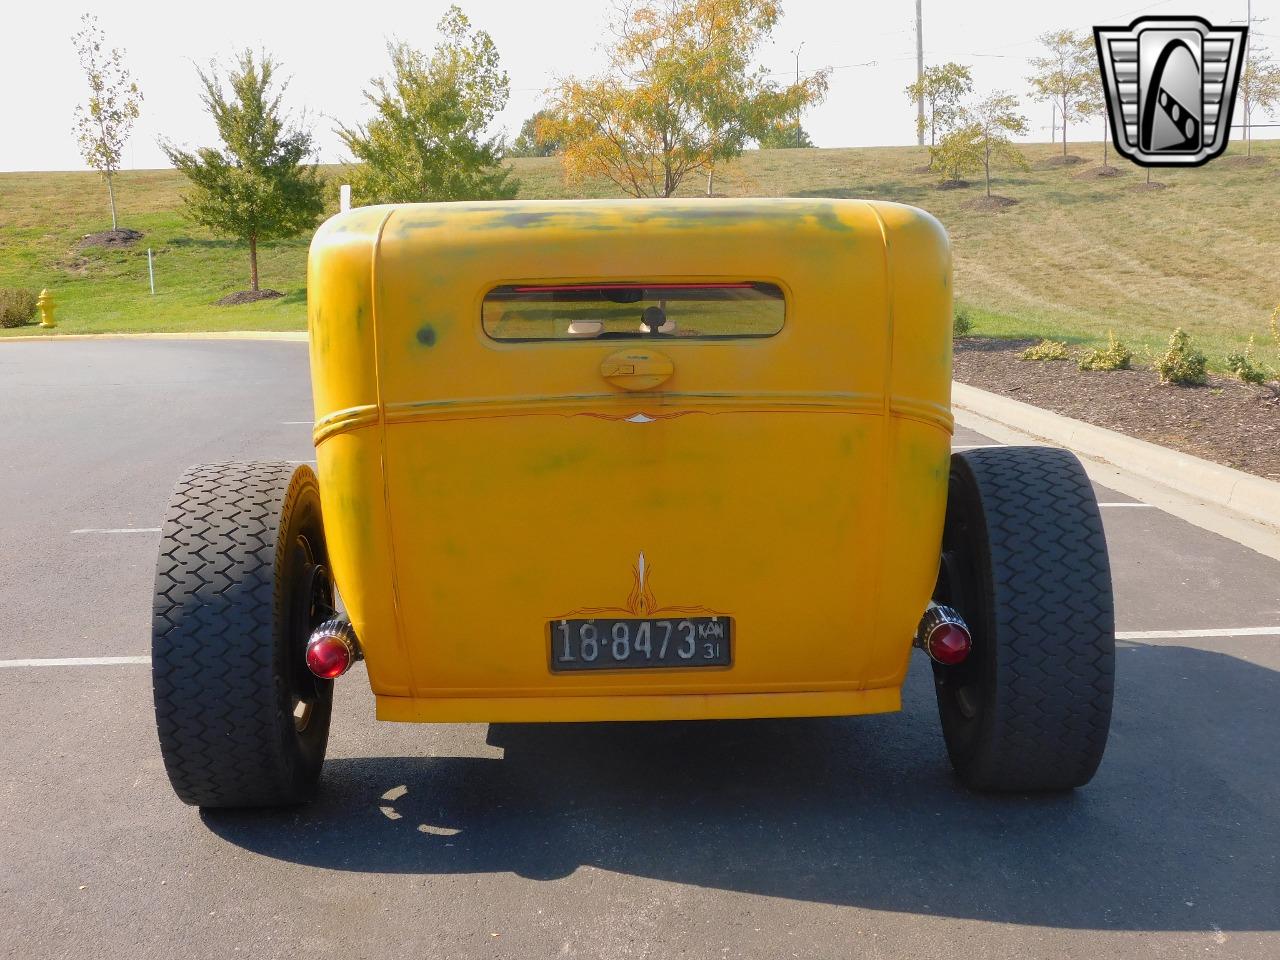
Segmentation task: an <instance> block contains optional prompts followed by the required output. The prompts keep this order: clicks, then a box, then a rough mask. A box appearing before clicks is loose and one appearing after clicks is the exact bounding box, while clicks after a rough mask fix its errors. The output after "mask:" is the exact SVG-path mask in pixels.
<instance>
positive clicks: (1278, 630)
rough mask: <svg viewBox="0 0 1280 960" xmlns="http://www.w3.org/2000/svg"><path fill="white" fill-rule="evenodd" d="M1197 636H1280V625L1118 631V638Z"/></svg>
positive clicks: (1141, 638)
mask: <svg viewBox="0 0 1280 960" xmlns="http://www.w3.org/2000/svg"><path fill="white" fill-rule="evenodd" d="M1197 637H1280V627H1221V628H1220V627H1208V628H1204V629H1200V630H1129V631H1117V633H1116V639H1117V640H1194V639H1196V638H1197Z"/></svg>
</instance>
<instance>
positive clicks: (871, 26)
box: [0, 0, 1280, 170]
mask: <svg viewBox="0 0 1280 960" xmlns="http://www.w3.org/2000/svg"><path fill="white" fill-rule="evenodd" d="M7 6H8V9H7V12H6V13H5V14H4V31H3V43H2V44H0V170H72V169H83V168H84V164H83V161H82V160H81V159H80V156H79V154H78V152H77V150H76V146H75V141H74V138H73V136H72V130H71V127H72V113H73V111H74V109H75V105H76V104H77V103H78V102H81V101H82V100H83V99H84V97H85V92H86V89H85V82H84V77H83V75H82V74H81V73H80V72H79V67H78V65H77V63H76V58H75V53H74V50H73V49H72V45H71V35H72V34H73V33H74V32H75V31H76V29H77V27H78V18H79V16H80V15H81V14H82V13H84V12H86V11H88V12H92V13H95V14H97V16H98V18H99V22H100V24H101V26H102V28H103V29H104V30H105V31H106V34H107V40H108V43H109V44H110V45H112V46H119V47H123V48H124V49H125V51H126V54H127V62H128V64H129V67H130V69H131V70H132V71H133V75H134V77H135V79H136V80H137V81H138V83H139V85H140V86H141V88H142V91H143V94H144V96H145V97H146V102H145V103H144V104H143V109H142V117H141V119H140V120H139V122H138V124H137V127H136V128H135V131H134V135H133V139H132V141H131V143H130V145H129V147H128V148H127V149H126V152H125V160H124V166H125V168H126V169H128V168H139V169H142V168H148V167H159V166H165V165H166V164H165V161H164V155H163V154H162V153H161V152H160V150H159V149H158V148H157V146H156V139H157V137H159V136H162V135H163V136H167V137H170V138H172V139H174V140H176V141H178V142H179V143H184V144H188V145H201V144H207V143H210V142H211V141H212V139H213V125H212V122H211V121H210V120H209V118H208V117H207V116H206V115H205V114H204V113H202V112H201V110H200V105H199V101H198V95H199V92H198V88H197V81H196V71H195V66H196V64H206V63H208V61H209V60H210V59H211V58H217V59H219V60H225V59H227V58H228V57H230V56H231V55H232V54H233V53H234V51H236V50H237V49H240V48H243V47H245V46H252V47H255V48H258V47H261V48H264V49H266V50H268V51H269V52H270V53H272V54H273V55H274V56H275V57H277V58H278V59H279V60H280V61H281V62H282V64H283V68H284V74H285V75H288V76H291V77H292V83H291V85H290V87H289V92H288V96H287V102H288V104H289V105H290V106H291V107H292V108H294V109H295V110H299V109H301V108H304V107H305V108H306V110H307V111H308V113H309V114H311V116H312V117H313V119H314V120H315V121H316V123H315V132H316V139H317V144H318V146H319V148H320V154H321V159H322V160H324V161H325V162H334V161H337V160H341V159H344V157H343V154H342V148H341V145H340V143H339V141H338V139H337V137H336V136H334V134H333V132H332V129H333V125H334V118H338V119H341V120H343V121H345V122H348V123H351V122H358V121H360V120H363V119H364V118H365V117H366V116H367V113H366V109H365V105H364V103H363V101H362V97H361V91H362V90H363V89H364V88H365V87H366V86H367V84H368V81H369V80H370V78H371V77H374V76H376V75H378V74H381V73H383V72H385V70H386V67H387V57H386V50H385V41H386V40H387V39H389V38H392V37H397V38H401V39H404V40H407V41H409V42H410V43H411V44H413V45H414V46H417V47H420V48H423V49H430V48H431V47H432V46H434V45H435V43H436V40H437V35H436V32H435V24H436V21H437V20H439V18H440V15H441V13H443V12H444V10H445V9H446V8H447V7H448V2H447V0H417V2H414V3H405V2H397V0H363V2H361V3H359V4H351V3H341V4H337V3H326V2H309V3H306V4H301V3H289V2H275V0H217V2H215V3H211V4H200V5H198V6H197V5H194V4H183V3H174V2H168V3H159V2H153V0H130V2H128V3H118V2H117V3H110V4H106V3H96V2H92V0H79V2H72V3H68V2H64V0H39V2H30V0H27V2H23V0H12V2H11V3H10V4H9V5H7ZM461 6H462V7H463V9H464V10H465V11H466V13H467V14H468V15H469V16H470V17H471V19H472V22H473V24H474V25H475V26H477V27H480V28H483V29H485V30H487V31H489V33H490V34H492V36H493V38H494V41H495V42H496V43H497V46H498V50H499V52H500V54H501V56H502V62H503V65H504V67H505V68H506V69H507V71H508V72H509V74H510V76H511V101H510V103H509V105H508V107H507V109H506V111H505V112H504V113H503V114H502V116H501V117H500V118H499V125H500V126H501V127H505V129H506V130H507V132H508V134H509V135H512V136H513V135H514V134H515V132H516V131H517V130H519V127H520V123H521V121H522V120H523V119H524V118H525V117H526V116H528V115H529V114H530V113H532V112H533V111H534V110H535V109H536V108H537V107H538V105H539V103H540V101H541V100H542V91H543V90H545V89H546V87H547V86H548V84H549V83H551V81H552V79H553V78H554V77H555V76H556V75H558V74H559V75H564V74H575V73H576V74H589V73H592V72H594V71H596V70H598V69H599V67H600V66H601V64H602V62H603V57H602V55H601V52H600V49H599V44H600V40H601V37H602V36H603V34H604V25H605V23H606V22H607V19H608V16H609V13H610V9H611V5H610V4H609V2H608V0H600V2H592V0H518V2H513V0H466V2H463V3H461ZM1253 8H1254V17H1255V20H1258V19H1259V18H1270V19H1269V21H1267V22H1260V23H1257V24H1256V26H1255V43H1260V44H1263V45H1265V46H1267V47H1269V48H1270V49H1272V50H1273V51H1277V52H1280V0H1254V4H1253ZM1245 10H1246V0H1163V2H1149V0H1145V2H1144V0H1075V2H1071V3H1067V4H1058V3H1035V2H1026V0H1022V2H1017V0H991V2H982V0H971V2H964V3H960V2H955V0H949V2H942V0H924V43H925V59H926V62H927V63H940V62H945V61H947V60H956V61H959V62H960V63H965V64H969V65H970V66H972V68H973V74H974V80H975V82H976V84H977V86H978V88H979V89H980V90H990V89H999V88H1003V89H1007V90H1010V91H1012V92H1014V93H1016V94H1017V95H1019V96H1020V97H1023V98H1024V107H1025V111H1026V113H1027V115H1028V116H1029V117H1030V118H1031V122H1032V128H1033V136H1032V137H1031V139H1036V140H1045V139H1048V135H1049V124H1050V118H1051V112H1050V107H1049V105H1048V104H1036V103H1033V102H1031V101H1029V100H1025V97H1026V91H1027V84H1026V75H1027V72H1028V69H1027V63H1026V60H1027V58H1028V57H1031V56H1035V55H1036V53H1037V43H1036V40H1035V38H1036V36H1037V35H1039V34H1040V33H1042V32H1044V31H1045V30H1048V29H1053V28H1059V27H1069V28H1072V29H1075V30H1086V29H1089V28H1091V27H1093V26H1094V25H1102V24H1117V23H1118V24H1127V23H1128V22H1129V21H1130V20H1132V19H1133V18H1134V17H1136V16H1139V15H1141V14H1191V13H1194V14H1199V15H1200V16H1203V17H1205V18H1206V19H1208V20H1209V21H1210V22H1212V23H1215V24H1225V23H1227V22H1229V21H1232V20H1243V18H1244V17H1245ZM188 11H198V12H193V13H188ZM914 20H915V4H914V2H913V0H878V2H861V0H784V16H783V19H782V22H781V23H780V24H779V26H778V28H777V30H776V31H775V33H774V36H773V40H772V41H771V42H770V43H768V44H767V45H766V46H765V47H764V48H763V49H762V50H761V53H760V62H761V64H763V65H764V66H766V67H767V68H769V69H770V70H771V71H777V72H778V74H779V78H780V79H781V78H783V77H785V76H790V75H791V74H793V73H794V70H795V60H794V58H793V56H792V52H791V51H793V50H795V49H796V48H797V47H799V48H800V69H801V70H802V71H804V72H808V71H811V70H814V69H817V68H819V67H832V68H834V69H833V73H832V75H831V89H830V93H829V95H828V97H827V100H826V102H825V103H823V104H822V105H821V106H819V107H817V108H815V109H813V110H812V111H811V112H810V113H809V114H808V115H806V117H805V118H804V125H805V127H806V128H807V129H808V130H809V132H810V134H811V135H812V137H813V139H814V142H815V143H816V144H817V145H818V146H821V147H841V146H868V145H876V144H902V143H911V142H914V136H915V128H914V120H915V115H914V114H915V111H914V110H913V109H912V107H911V106H910V105H909V104H908V103H907V101H906V98H905V97H904V95H903V92H902V91H903V87H905V86H906V85H907V84H908V83H910V82H911V81H912V80H913V79H914V78H915V34H914ZM801 44H803V46H801ZM871 63H874V65H870V66H868V65H864V64H871ZM1254 119H1255V122H1259V121H1260V119H1261V118H1258V117H1255V118H1254ZM1072 135H1074V136H1079V137H1081V138H1087V139H1097V138H1098V137H1099V135H1100V132H1099V129H1098V124H1097V123H1096V122H1095V123H1092V124H1089V125H1088V126H1087V128H1081V129H1079V130H1076V131H1075V132H1074V133H1073V134H1072Z"/></svg>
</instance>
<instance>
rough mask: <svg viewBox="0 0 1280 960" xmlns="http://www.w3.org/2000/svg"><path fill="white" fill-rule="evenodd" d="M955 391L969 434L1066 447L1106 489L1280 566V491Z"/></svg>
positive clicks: (1036, 411)
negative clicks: (1138, 501)
mask: <svg viewBox="0 0 1280 960" xmlns="http://www.w3.org/2000/svg"><path fill="white" fill-rule="evenodd" d="M951 389H952V393H951V404H952V408H953V412H954V413H955V416H956V421H957V422H958V423H960V424H961V425H962V426H965V427H968V428H969V429H972V430H976V431H978V432H979V433H982V434H984V435H986V436H989V437H991V438H992V439H995V440H999V441H1001V442H1002V443H1009V442H1026V441H1027V440H1031V441H1033V442H1034V441H1036V440H1040V441H1048V442H1050V443H1052V444H1055V445H1058V446H1062V447H1066V448H1067V449H1068V450H1071V451H1073V452H1074V453H1076V454H1077V455H1079V456H1080V457H1081V459H1082V460H1083V461H1084V462H1085V466H1086V468H1089V473H1090V475H1091V476H1093V478H1094V479H1095V480H1097V481H1098V482H1099V483H1102V484H1104V485H1106V486H1108V487H1111V488H1113V489H1116V490H1119V491H1121V492H1122V493H1126V494H1128V495H1130V496H1135V497H1138V498H1140V499H1142V500H1144V501H1146V502H1147V503H1151V504H1153V505H1155V506H1159V507H1161V508H1162V509H1165V510H1167V511H1168V512H1169V513H1173V514H1175V515H1176V516H1180V517H1182V518H1183V519H1186V520H1189V521H1190V522H1191V523H1194V524H1196V525H1197V526H1201V527H1204V528H1206V529H1209V530H1213V531H1214V532H1215V533H1220V534H1222V535H1223V536H1226V537H1229V538H1230V539H1232V540H1235V541H1236V542H1238V543H1243V544H1244V545H1245V546H1248V547H1250V548H1251V549H1254V550H1257V551H1258V552H1259V553H1263V554H1265V555H1267V556H1271V557H1276V558H1280V483H1276V482H1274V481H1272V480H1264V479H1263V478H1262V477H1255V476H1253V475H1252V474H1248V473H1244V472H1242V471H1240V470H1233V469H1232V468H1231V467H1224V466H1222V465H1220V464H1216V463H1211V462H1209V461H1208V460H1202V459H1200V458H1199V457H1193V456H1190V455H1189V454H1185V453H1179V452H1177V451H1175V450H1170V449H1168V448H1166V447H1162V446H1159V445H1158V444H1154V443H1148V442H1147V441H1145V440H1137V439H1135V438H1133V437H1129V436H1126V435H1125V434H1122V433H1117V432H1116V431H1114V430H1107V429H1105V428H1104V427H1095V426H1094V425H1093V424H1090V423H1084V422H1083V421H1080V420H1073V419H1072V418H1070V417H1064V416H1062V415H1061V414H1057V413H1052V412H1050V411H1048V410H1042V409H1041V408H1039V407H1034V406H1032V405H1031V404H1028V403H1022V402H1020V401H1018V400H1011V399H1009V398H1008V397H1002V396H999V395H998V394H994V393H988V392H987V391H985V390H979V389H978V388H976V387H971V386H968V385H967V384H963V383H953V384H952V388H951Z"/></svg>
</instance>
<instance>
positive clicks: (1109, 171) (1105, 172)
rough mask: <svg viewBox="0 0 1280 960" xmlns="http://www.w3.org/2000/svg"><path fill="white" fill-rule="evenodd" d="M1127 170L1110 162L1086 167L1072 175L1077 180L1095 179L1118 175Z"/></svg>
mask: <svg viewBox="0 0 1280 960" xmlns="http://www.w3.org/2000/svg"><path fill="white" fill-rule="evenodd" d="M1125 172H1126V171H1124V170H1121V169H1120V168H1119V167H1113V166H1111V165H1110V164H1108V165H1106V166H1103V165H1102V164H1098V166H1096V167H1086V168H1085V169H1084V170H1081V171H1080V172H1079V173H1073V174H1072V176H1073V177H1074V178H1075V179H1077V180H1093V179H1100V178H1105V177H1118V176H1120V174H1122V173H1125Z"/></svg>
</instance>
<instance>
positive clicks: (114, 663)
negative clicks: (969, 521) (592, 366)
mask: <svg viewBox="0 0 1280 960" xmlns="http://www.w3.org/2000/svg"><path fill="white" fill-rule="evenodd" d="M1208 637H1280V627H1208V628H1204V629H1200V630H1121V631H1117V633H1116V639H1117V640H1194V639H1197V638H1208ZM150 662H151V658H150V657H50V658H45V659H29V660H0V670H3V669H6V668H13V667H120V666H140V665H143V664H149V663H150Z"/></svg>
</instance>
